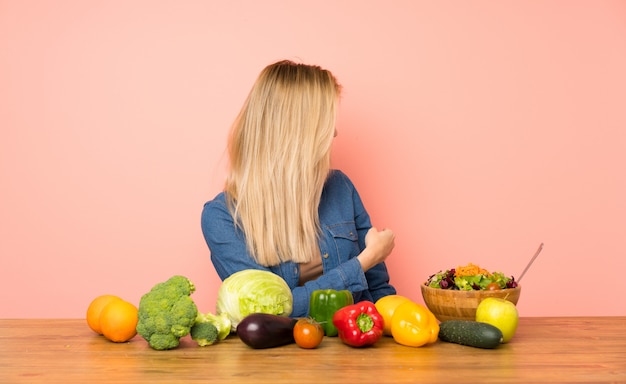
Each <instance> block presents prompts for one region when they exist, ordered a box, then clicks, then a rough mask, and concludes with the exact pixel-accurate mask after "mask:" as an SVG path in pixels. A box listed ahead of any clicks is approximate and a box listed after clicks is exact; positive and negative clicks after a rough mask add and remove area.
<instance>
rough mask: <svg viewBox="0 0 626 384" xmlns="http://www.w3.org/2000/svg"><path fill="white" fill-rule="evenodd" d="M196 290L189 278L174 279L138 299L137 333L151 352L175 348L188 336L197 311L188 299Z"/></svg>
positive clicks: (158, 285)
mask: <svg viewBox="0 0 626 384" xmlns="http://www.w3.org/2000/svg"><path fill="white" fill-rule="evenodd" d="M195 289H196V288H195V286H194V285H193V283H192V282H191V281H190V280H189V279H188V278H186V277H184V276H173V277H171V278H170V279H168V280H167V281H164V282H162V283H159V284H157V285H155V286H154V287H152V289H151V290H150V292H148V293H146V294H144V295H143V296H142V297H141V300H140V301H139V307H138V312H137V317H138V318H139V319H138V322H137V333H138V334H139V335H140V336H141V337H143V338H144V339H145V340H146V341H147V342H148V344H149V345H150V346H151V347H152V348H154V349H158V350H164V349H172V348H176V347H177V346H178V345H179V343H180V340H179V339H180V338H181V337H183V336H186V335H188V334H189V332H190V331H191V327H192V326H193V324H194V322H195V320H196V316H197V315H198V308H197V307H196V304H195V303H194V301H193V300H192V299H191V297H190V295H191V294H192V293H193V292H194V291H195Z"/></svg>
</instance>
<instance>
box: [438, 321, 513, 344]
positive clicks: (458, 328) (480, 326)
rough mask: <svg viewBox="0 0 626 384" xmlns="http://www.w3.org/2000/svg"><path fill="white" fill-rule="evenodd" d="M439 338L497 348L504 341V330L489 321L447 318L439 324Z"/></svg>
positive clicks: (450, 341) (451, 341)
mask: <svg viewBox="0 0 626 384" xmlns="http://www.w3.org/2000/svg"><path fill="white" fill-rule="evenodd" d="M439 339H440V340H442V341H446V342H449V343H456V344H461V345H467V346H470V347H475V348H487V349H491V348H495V347H497V346H498V345H500V343H501V342H502V332H501V331H500V330H499V329H498V328H496V327H495V326H493V325H491V324H487V323H481V322H478V321H470V320H447V321H444V322H442V323H441V324H439Z"/></svg>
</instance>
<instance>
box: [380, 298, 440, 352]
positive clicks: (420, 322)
mask: <svg viewBox="0 0 626 384" xmlns="http://www.w3.org/2000/svg"><path fill="white" fill-rule="evenodd" d="M391 336H393V339H394V340H395V341H396V343H398V344H402V345H406V346H408V347H421V346H424V345H427V344H431V343H434V342H435V341H437V338H438V337H439V322H438V321H437V318H436V317H435V315H433V313H432V312H431V311H430V310H429V309H428V308H426V307H425V306H423V305H421V304H418V303H415V302H413V301H407V302H405V303H402V304H400V305H399V306H398V307H397V308H396V310H395V311H394V312H393V316H392V317H391Z"/></svg>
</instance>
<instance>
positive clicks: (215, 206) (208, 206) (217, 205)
mask: <svg viewBox="0 0 626 384" xmlns="http://www.w3.org/2000/svg"><path fill="white" fill-rule="evenodd" d="M224 212H228V207H227V206H226V194H225V193H224V192H220V193H219V194H217V195H216V196H215V197H214V198H213V199H212V200H209V201H207V202H206V203H204V207H203V208H202V216H203V217H204V216H211V215H216V214H223V213H224Z"/></svg>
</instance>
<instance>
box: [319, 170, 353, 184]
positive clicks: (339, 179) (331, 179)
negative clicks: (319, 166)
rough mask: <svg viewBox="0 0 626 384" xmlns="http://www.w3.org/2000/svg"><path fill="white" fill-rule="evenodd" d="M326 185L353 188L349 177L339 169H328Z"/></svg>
mask: <svg viewBox="0 0 626 384" xmlns="http://www.w3.org/2000/svg"><path fill="white" fill-rule="evenodd" d="M326 186H327V187H339V186H344V187H348V188H350V189H354V184H352V181H351V180H350V178H349V177H348V176H347V175H346V174H345V173H344V172H343V171H341V170H339V169H331V170H330V173H329V174H328V178H327V179H326Z"/></svg>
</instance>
